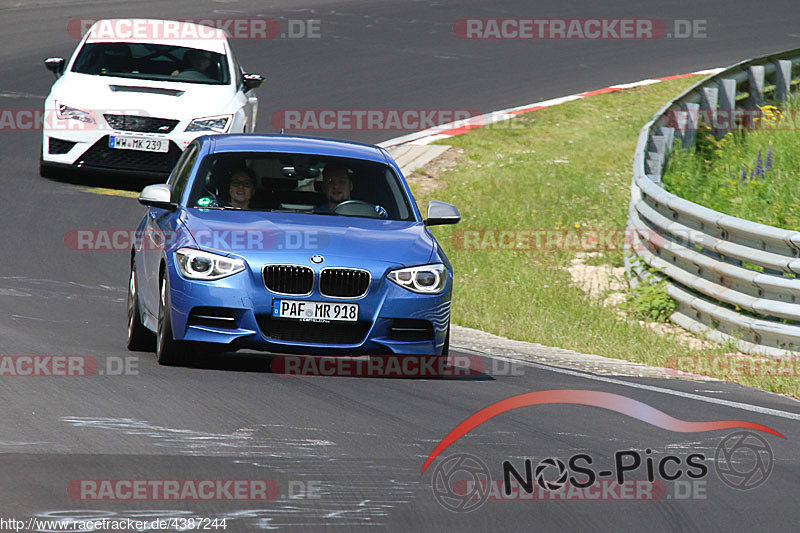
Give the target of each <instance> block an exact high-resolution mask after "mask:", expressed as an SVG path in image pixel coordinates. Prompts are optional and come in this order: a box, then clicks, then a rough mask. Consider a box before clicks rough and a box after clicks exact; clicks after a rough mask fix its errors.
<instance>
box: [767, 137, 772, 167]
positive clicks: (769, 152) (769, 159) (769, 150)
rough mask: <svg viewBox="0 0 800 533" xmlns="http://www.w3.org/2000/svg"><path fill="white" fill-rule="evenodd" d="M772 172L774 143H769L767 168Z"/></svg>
mask: <svg viewBox="0 0 800 533" xmlns="http://www.w3.org/2000/svg"><path fill="white" fill-rule="evenodd" d="M770 170H772V143H771V142H770V143H769V149H768V150H767V168H766V171H767V172H769V171H770Z"/></svg>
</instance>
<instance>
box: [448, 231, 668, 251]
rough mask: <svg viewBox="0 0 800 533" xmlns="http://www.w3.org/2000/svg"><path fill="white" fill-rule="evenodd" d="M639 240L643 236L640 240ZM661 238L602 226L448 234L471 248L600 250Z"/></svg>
mask: <svg viewBox="0 0 800 533" xmlns="http://www.w3.org/2000/svg"><path fill="white" fill-rule="evenodd" d="M641 239H644V240H643V241H642V240H641ZM663 241H664V239H663V237H662V236H661V235H659V234H658V233H657V232H655V231H652V230H647V231H636V230H626V229H624V230H623V229H603V228H586V227H584V228H561V229H524V228H502V229H500V228H489V229H458V230H455V231H453V232H452V233H451V234H450V244H451V245H452V246H453V248H456V249H459V250H471V251H497V250H504V251H514V250H517V251H522V250H529V251H534V250H535V251H547V252H555V251H583V252H589V251H604V250H623V249H625V248H626V247H631V248H632V249H639V248H641V247H643V246H644V245H645V244H643V243H650V245H653V246H656V247H660V246H661V245H662V244H663Z"/></svg>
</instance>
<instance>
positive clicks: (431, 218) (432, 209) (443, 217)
mask: <svg viewBox="0 0 800 533" xmlns="http://www.w3.org/2000/svg"><path fill="white" fill-rule="evenodd" d="M459 222H461V215H460V214H459V212H458V209H457V208H456V206H454V205H452V204H448V203H446V202H440V201H438V200H431V201H430V202H428V218H427V219H425V225H426V226H439V225H442V224H458V223H459Z"/></svg>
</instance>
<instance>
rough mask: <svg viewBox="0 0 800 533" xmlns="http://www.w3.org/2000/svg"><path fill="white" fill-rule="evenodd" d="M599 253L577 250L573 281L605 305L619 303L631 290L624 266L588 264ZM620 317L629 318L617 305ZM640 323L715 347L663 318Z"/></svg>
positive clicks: (695, 347)
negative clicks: (664, 320) (663, 320)
mask: <svg viewBox="0 0 800 533" xmlns="http://www.w3.org/2000/svg"><path fill="white" fill-rule="evenodd" d="M598 255H600V254H599V253H598V252H578V253H577V254H575V257H574V258H573V259H572V261H571V262H570V266H569V267H567V272H569V275H570V277H571V278H572V283H574V284H575V285H577V286H578V287H579V288H580V289H581V290H582V291H583V292H585V293H586V294H588V295H589V298H591V299H592V300H595V301H599V302H601V303H602V304H603V305H604V306H610V307H616V306H619V305H620V304H622V303H623V302H624V301H625V294H626V292H627V291H628V290H629V289H628V283H627V280H626V279H625V268H624V267H616V268H614V267H612V266H611V265H587V264H586V260H587V259H589V258H591V257H597V256H598ZM617 314H618V315H619V317H620V318H626V316H627V315H626V313H625V311H623V310H622V309H621V308H618V309H617ZM638 322H639V325H640V326H644V327H646V328H647V329H649V330H650V331H653V332H655V333H657V334H659V335H661V336H664V337H667V336H673V337H675V338H677V339H678V341H679V342H682V343H683V344H685V345H687V346H688V347H689V348H691V349H692V350H702V349H704V348H714V347H715V346H717V345H716V344H715V343H713V342H711V341H708V340H705V339H700V338H698V337H695V336H694V335H692V334H691V333H689V332H688V331H686V330H685V329H683V328H682V327H680V326H676V325H674V324H670V323H664V322H646V321H644V320H639V321H638Z"/></svg>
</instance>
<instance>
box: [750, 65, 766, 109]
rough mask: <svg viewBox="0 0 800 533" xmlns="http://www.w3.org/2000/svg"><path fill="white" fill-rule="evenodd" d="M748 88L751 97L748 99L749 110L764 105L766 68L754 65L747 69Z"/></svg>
mask: <svg viewBox="0 0 800 533" xmlns="http://www.w3.org/2000/svg"><path fill="white" fill-rule="evenodd" d="M747 87H748V91H749V92H750V97H749V98H748V99H747V104H748V105H747V107H748V109H753V110H755V109H758V108H760V107H761V105H762V104H763V103H764V66H763V65H753V66H751V67H750V68H749V69H747Z"/></svg>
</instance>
